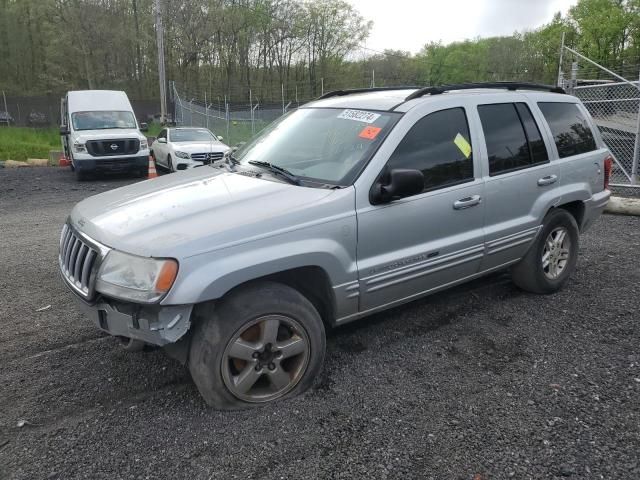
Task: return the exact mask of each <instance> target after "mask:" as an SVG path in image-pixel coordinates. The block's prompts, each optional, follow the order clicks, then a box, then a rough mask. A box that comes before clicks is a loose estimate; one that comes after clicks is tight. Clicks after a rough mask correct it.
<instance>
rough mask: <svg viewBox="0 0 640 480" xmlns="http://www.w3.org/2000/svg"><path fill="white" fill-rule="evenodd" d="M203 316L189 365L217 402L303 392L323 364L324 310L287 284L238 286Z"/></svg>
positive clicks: (236, 403)
mask: <svg viewBox="0 0 640 480" xmlns="http://www.w3.org/2000/svg"><path fill="white" fill-rule="evenodd" d="M199 317H200V318H198V320H199V323H198V324H197V325H196V328H195V331H194V335H193V338H192V341H191V349H190V352H189V370H190V371H191V376H192V377H193V380H194V382H195V384H196V386H197V387H198V390H199V391H200V393H201V394H202V396H203V397H204V399H205V401H206V402H207V404H209V405H210V406H212V407H215V408H218V409H225V410H233V409H241V408H249V407H253V406H258V405H261V404H265V403H268V402H272V401H275V400H278V399H281V398H285V397H291V396H295V395H298V394H300V393H302V392H304V391H305V390H307V389H308V388H309V387H310V386H311V385H312V383H313V381H314V379H315V378H316V377H317V375H318V373H319V372H320V370H321V368H322V363H323V360H324V352H325V345H326V340H325V332H324V326H323V324H322V320H321V319H320V315H319V314H318V312H317V311H316V309H315V308H314V306H313V305H312V304H311V302H309V300H307V298H306V297H304V296H303V295H302V294H301V293H300V292H298V291H297V290H294V289H293V288H290V287H288V286H286V285H282V284H279V283H273V282H264V283H259V284H254V285H250V286H247V287H244V288H241V289H238V290H236V291H234V292H232V293H231V294H229V296H228V297H226V298H224V299H223V300H222V301H221V302H219V303H218V304H216V305H215V308H208V309H203V311H201V312H200V315H199Z"/></svg>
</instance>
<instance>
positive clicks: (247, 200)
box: [71, 167, 339, 259]
mask: <svg viewBox="0 0 640 480" xmlns="http://www.w3.org/2000/svg"><path fill="white" fill-rule="evenodd" d="M337 192H339V191H338V190H326V189H318V188H308V187H300V186H296V185H291V184H288V183H281V182H279V181H271V180H267V179H264V178H263V179H260V178H254V177H251V176H246V175H243V174H240V173H233V172H228V171H227V170H222V169H219V168H212V167H200V168H195V169H192V170H186V171H184V172H177V173H173V174H170V175H164V176H162V177H158V178H156V179H152V180H147V181H143V182H140V183H136V184H133V185H129V186H126V187H123V188H118V189H115V190H111V191H108V192H105V193H101V194H99V195H95V196H93V197H89V198H87V199H85V200H83V201H82V202H80V203H79V204H77V205H76V207H75V208H74V209H73V211H72V213H71V222H72V224H73V226H74V227H75V228H77V229H78V230H79V231H81V232H83V233H85V234H86V235H88V236H89V237H91V238H93V239H94V240H97V241H98V242H100V243H102V244H104V245H107V246H109V247H112V248H115V249H117V250H121V251H124V252H127V253H133V254H136V255H141V256H153V257H173V258H178V259H180V258H185V257H189V256H193V255H196V254H198V253H204V252H208V251H212V250H216V249H218V248H223V246H224V245H225V244H227V245H228V244H230V243H236V242H238V241H250V240H251V239H252V238H257V237H258V236H263V235H264V234H266V233H270V232H274V231H278V230H281V229H287V228H291V227H295V226H296V225H299V224H300V223H304V222H308V221H310V220H312V219H313V215H314V213H313V212H312V210H313V208H310V207H312V206H314V207H319V206H320V205H322V204H323V203H324V202H325V201H328V200H329V199H330V197H331V196H332V195H335V194H336V193H337ZM317 210H320V208H318V209H317ZM318 215H319V214H318Z"/></svg>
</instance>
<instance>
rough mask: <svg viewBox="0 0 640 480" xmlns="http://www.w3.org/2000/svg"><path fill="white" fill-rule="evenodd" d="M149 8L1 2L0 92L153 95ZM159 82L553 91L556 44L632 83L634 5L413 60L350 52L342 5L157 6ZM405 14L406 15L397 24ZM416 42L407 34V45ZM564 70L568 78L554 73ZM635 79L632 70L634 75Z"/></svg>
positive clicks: (581, 6) (87, 1)
mask: <svg viewBox="0 0 640 480" xmlns="http://www.w3.org/2000/svg"><path fill="white" fill-rule="evenodd" d="M153 4H154V0H0V58H2V59H3V61H2V62H0V89H4V90H6V91H7V93H11V94H14V95H18V94H24V95H33V94H47V93H55V94H60V93H63V92H64V91H66V90H69V89H83V88H113V89H122V90H125V91H127V93H128V94H129V95H130V96H131V97H132V98H139V99H141V98H149V97H150V96H151V97H152V98H153V97H155V96H156V95H157V93H156V92H157V91H158V87H157V53H156V43H155V41H156V40H155V15H154V10H153ZM163 4H164V8H165V12H164V16H163V18H164V31H165V53H166V70H167V78H168V79H171V80H175V81H177V82H178V85H179V86H181V87H182V90H183V91H184V90H188V92H189V95H190V96H191V95H193V97H194V98H196V99H199V100H200V101H202V100H203V99H204V96H205V94H206V95H207V98H208V100H209V101H215V102H219V101H222V100H223V99H224V97H226V98H227V100H229V101H231V102H234V103H243V104H248V91H249V89H251V90H252V92H253V99H254V100H256V99H258V100H259V101H260V102H261V103H262V104H265V103H269V102H275V101H280V95H281V85H284V88H285V95H286V97H287V98H289V99H294V98H296V97H297V98H299V99H300V100H302V101H304V100H307V99H309V98H312V97H314V96H317V95H318V94H319V93H320V90H321V84H324V89H325V91H327V90H331V89H339V88H349V87H362V86H368V85H370V84H371V83H372V80H373V79H372V72H373V71H374V70H375V72H376V74H375V77H376V79H375V80H376V85H400V84H405V85H406V84H419V85H425V84H439V83H457V82H464V81H489V80H527V81H542V82H547V83H553V82H554V81H555V78H556V75H557V71H558V55H559V48H560V39H561V37H562V33H563V32H564V33H565V34H566V44H567V45H568V46H570V47H573V48H576V49H578V50H579V51H581V52H582V53H583V54H585V55H587V56H589V57H590V58H592V59H593V60H595V61H597V62H600V63H602V64H604V65H605V66H607V67H610V68H613V69H614V70H624V71H625V72H626V73H628V74H629V75H633V74H634V72H633V71H629V70H633V69H634V68H636V66H637V64H638V63H640V0H578V1H577V3H576V5H574V6H573V7H572V8H571V9H570V11H569V13H568V15H567V16H566V17H564V18H563V17H562V16H561V15H560V14H557V15H556V16H555V17H554V18H553V20H552V21H551V22H550V23H548V24H547V25H544V26H542V27H541V28H539V29H537V30H533V31H528V32H523V33H517V34H514V35H512V36H508V37H499V38H479V39H473V40H465V41H461V42H455V43H452V44H449V45H443V44H441V43H429V44H426V45H425V46H424V47H423V49H422V50H421V51H420V52H419V53H418V54H417V55H410V54H409V53H407V52H402V51H387V52H385V53H384V54H373V55H371V54H369V55H368V56H367V57H366V58H364V59H359V60H356V58H362V57H361V56H360V55H356V53H358V52H363V50H361V49H360V46H361V45H362V44H363V42H364V40H365V39H366V38H367V36H368V34H369V31H370V29H371V26H372V25H371V22H368V21H367V20H366V19H365V18H363V16H362V15H361V14H360V13H359V12H358V11H357V10H356V9H355V8H354V7H353V6H352V5H351V4H350V3H349V2H347V1H346V0H314V1H308V0H242V1H239V0H179V1H164V2H163ZM408 14H409V13H408ZM420 33H421V32H416V37H417V38H419V37H418V35H419V34H420ZM565 70H568V69H565ZM635 72H637V68H636V70H635Z"/></svg>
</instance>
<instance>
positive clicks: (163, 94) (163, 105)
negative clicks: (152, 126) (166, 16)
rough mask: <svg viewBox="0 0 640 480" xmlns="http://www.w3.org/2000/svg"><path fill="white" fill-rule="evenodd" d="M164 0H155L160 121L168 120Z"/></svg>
mask: <svg viewBox="0 0 640 480" xmlns="http://www.w3.org/2000/svg"><path fill="white" fill-rule="evenodd" d="M161 2H162V0H155V7H156V43H157V44H158V81H159V82H160V123H162V124H163V125H164V124H165V123H166V121H167V86H166V83H167V79H166V73H165V68H164V29H163V27H162V6H161Z"/></svg>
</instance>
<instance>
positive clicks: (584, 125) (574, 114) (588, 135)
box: [538, 102, 596, 158]
mask: <svg viewBox="0 0 640 480" xmlns="http://www.w3.org/2000/svg"><path fill="white" fill-rule="evenodd" d="M538 107H540V110H541V111H542V114H543V115H544V118H545V119H546V120H547V123H548V124H549V128H550V129H551V133H552V134H553V140H554V141H555V143H556V147H558V155H559V156H560V158H566V157H572V156H574V155H580V154H581V153H587V152H592V151H594V150H596V141H595V138H594V137H593V132H592V131H591V127H590V125H589V122H588V120H587V118H586V116H585V115H584V114H583V113H582V111H581V110H580V109H579V108H578V105H577V104H575V103H556V102H540V103H538Z"/></svg>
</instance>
